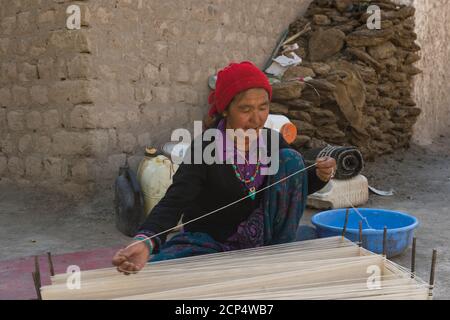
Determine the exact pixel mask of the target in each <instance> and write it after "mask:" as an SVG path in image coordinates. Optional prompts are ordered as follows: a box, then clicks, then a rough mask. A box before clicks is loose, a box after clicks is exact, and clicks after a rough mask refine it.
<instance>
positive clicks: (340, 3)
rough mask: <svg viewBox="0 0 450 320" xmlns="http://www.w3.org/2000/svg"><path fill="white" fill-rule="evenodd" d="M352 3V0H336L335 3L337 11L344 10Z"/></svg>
mask: <svg viewBox="0 0 450 320" xmlns="http://www.w3.org/2000/svg"><path fill="white" fill-rule="evenodd" d="M352 4H353V0H336V1H335V5H336V9H338V11H339V12H346V11H347V10H348V9H349V8H350V7H351V5H352Z"/></svg>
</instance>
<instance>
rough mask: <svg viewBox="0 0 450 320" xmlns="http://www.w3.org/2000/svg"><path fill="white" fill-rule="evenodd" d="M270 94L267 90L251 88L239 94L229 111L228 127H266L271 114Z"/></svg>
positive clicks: (245, 128)
mask: <svg viewBox="0 0 450 320" xmlns="http://www.w3.org/2000/svg"><path fill="white" fill-rule="evenodd" d="M269 103H270V101H269V94H268V93H267V91H266V90H264V89H260V88H255V89H249V90H247V91H244V92H242V93H240V94H239V95H237V96H236V97H235V98H234V100H233V101H232V102H231V104H230V106H229V108H228V111H227V129H235V130H236V129H243V130H244V131H246V130H248V129H255V130H257V131H259V130H260V129H262V128H263V127H264V124H265V123H266V121H267V117H268V116H269Z"/></svg>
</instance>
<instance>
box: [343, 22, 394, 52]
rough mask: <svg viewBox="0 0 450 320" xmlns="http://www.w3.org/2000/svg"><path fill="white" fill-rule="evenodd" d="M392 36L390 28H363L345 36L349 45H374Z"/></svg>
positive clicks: (392, 31) (392, 32)
mask: <svg viewBox="0 0 450 320" xmlns="http://www.w3.org/2000/svg"><path fill="white" fill-rule="evenodd" d="M393 36H394V30H392V29H391V28H381V29H380V30H377V29H374V30H370V29H367V27H366V28H364V29H360V30H356V31H354V32H352V33H350V34H349V35H348V36H347V37H346V41H347V45H349V46H351V47H375V46H378V45H381V44H383V43H384V42H386V41H389V40H390V39H392V37H393Z"/></svg>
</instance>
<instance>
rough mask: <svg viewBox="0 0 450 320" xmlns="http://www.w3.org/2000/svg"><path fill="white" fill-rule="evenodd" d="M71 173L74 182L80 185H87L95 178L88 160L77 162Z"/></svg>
mask: <svg viewBox="0 0 450 320" xmlns="http://www.w3.org/2000/svg"><path fill="white" fill-rule="evenodd" d="M70 173H71V176H72V178H73V180H74V181H75V182H79V183H86V182H88V181H91V180H93V178H94V177H93V176H92V174H91V172H90V170H89V163H88V161H87V160H86V159H81V160H78V161H76V162H75V163H74V165H73V166H72V168H71V169H70Z"/></svg>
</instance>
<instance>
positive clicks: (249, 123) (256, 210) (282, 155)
mask: <svg viewBox="0 0 450 320" xmlns="http://www.w3.org/2000/svg"><path fill="white" fill-rule="evenodd" d="M271 97H272V87H271V85H270V84H269V81H268V79H267V77H266V76H265V74H264V73H263V72H261V71H260V70H259V69H258V68H257V67H256V66H254V65H253V64H252V63H250V62H242V63H232V64H230V65H229V66H228V67H226V68H225V69H223V70H221V71H220V72H219V73H218V78H217V83H216V90H215V91H214V92H212V93H211V95H210V99H209V102H210V104H211V109H210V112H209V116H211V117H212V118H214V119H215V120H216V121H214V127H216V128H217V129H218V130H220V132H221V133H223V137H225V139H224V140H223V143H224V148H222V149H223V150H220V148H218V150H220V151H217V152H218V155H217V156H218V158H220V159H221V160H227V159H229V158H228V157H227V156H228V155H229V154H232V156H233V158H234V161H235V162H234V163H235V164H227V163H228V162H226V163H222V164H221V163H220V162H219V163H213V164H205V163H204V162H202V163H201V164H181V165H180V167H179V169H178V170H177V172H176V174H175V175H174V177H173V183H172V185H171V186H170V187H169V189H168V190H167V192H166V194H165V196H164V197H163V198H162V199H161V201H160V202H159V203H158V204H157V205H156V206H155V207H154V208H153V210H152V211H151V213H150V214H149V216H148V218H147V220H146V221H145V222H144V224H143V225H142V227H141V231H140V232H139V234H138V235H136V237H135V238H134V242H133V243H135V244H134V245H131V246H128V247H127V248H126V249H123V250H120V251H119V252H117V254H116V255H115V256H114V258H113V264H114V265H115V266H117V268H118V270H119V271H121V272H124V273H125V274H129V273H132V272H136V271H139V270H140V269H142V268H143V267H144V265H145V264H146V263H147V262H148V261H149V259H150V261H152V262H153V261H160V260H167V259H173V258H181V257H186V256H192V255H199V254H206V253H215V252H223V251H229V250H237V249H244V248H252V247H259V246H264V245H271V244H278V243H286V242H291V241H295V240H296V233H297V228H298V225H299V221H300V218H301V217H302V215H303V211H304V209H305V206H306V197H307V195H308V194H311V193H314V192H316V191H318V190H320V189H321V188H323V187H324V186H325V185H326V183H327V182H328V181H329V180H330V179H331V178H332V177H333V175H334V171H335V168H336V163H335V161H334V159H332V158H322V159H318V160H317V163H316V166H315V167H312V168H309V169H308V170H305V167H304V162H303V159H302V156H301V155H300V154H299V153H298V152H297V151H295V150H294V149H292V148H291V147H290V146H289V145H288V144H287V143H286V141H284V139H283V138H282V137H281V136H280V135H279V134H277V133H276V135H275V137H276V139H277V140H278V143H279V150H277V152H278V153H279V154H278V161H279V162H278V167H279V169H278V171H277V172H276V173H275V174H271V175H266V176H265V175H263V174H262V172H263V169H264V168H265V169H267V167H268V166H269V164H268V163H265V164H264V163H262V161H260V159H259V158H258V157H256V158H257V161H256V163H251V162H250V161H249V159H250V158H251V155H253V154H251V153H252V152H254V151H255V148H254V146H255V145H257V146H258V148H259V147H261V146H262V147H265V148H266V150H267V151H268V153H269V157H270V155H271V154H270V150H271V147H272V143H273V142H272V139H273V133H274V132H273V131H271V133H272V134H268V135H267V137H265V136H264V138H262V137H263V136H262V135H260V134H259V133H260V132H261V129H263V127H264V124H265V122H266V120H267V117H268V115H269V103H270V99H271ZM226 129H232V130H237V129H243V130H244V131H247V130H250V129H253V130H255V131H256V133H257V135H256V140H254V139H253V140H252V139H245V143H236V141H233V140H231V141H232V142H231V143H229V144H226V141H227V139H228V141H230V136H229V135H227V134H228V132H229V131H227V130H226ZM269 131H270V130H269ZM241 141H242V140H241ZM208 144H209V142H202V150H204V149H205V147H206V146H207V145H208ZM230 145H231V149H232V150H231V151H234V152H232V153H230V152H229V151H230V150H229V146H230ZM227 148H228V149H227ZM227 151H228V153H227ZM239 158H240V159H239ZM238 159H239V160H240V161H237V160H238ZM253 159H254V158H253ZM242 160H243V161H242ZM302 170H304V171H303V172H302ZM297 172H299V173H297ZM295 173H297V174H295ZM291 175H292V176H291ZM288 176H291V177H289V178H288V179H284V180H283V181H282V182H280V183H278V184H275V185H273V186H271V185H272V184H274V183H276V182H279V181H281V180H282V179H283V178H286V177H288ZM267 186H271V187H269V188H266V189H265V190H262V191H261V192H258V190H261V189H262V188H265V187H267ZM244 197H245V199H244V200H242V201H239V202H236V201H237V200H239V199H242V198H244ZM234 202H236V203H234ZM230 203H234V204H233V205H231V206H228V207H227V205H228V204H230ZM222 207H225V208H224V209H222V210H220V211H218V212H215V213H214V214H211V215H208V216H206V217H201V216H203V215H205V214H207V213H209V212H211V211H214V210H216V209H218V208H222ZM181 215H183V223H186V222H188V224H187V225H185V226H184V231H183V232H182V233H179V234H177V235H175V236H174V237H173V238H171V239H170V240H169V241H166V234H161V235H159V236H157V237H154V238H152V239H148V237H151V236H154V235H156V234H159V233H161V232H164V231H166V230H168V229H170V228H173V227H175V226H176V224H177V223H178V221H179V219H180V217H181ZM200 217H201V218H200ZM193 219H195V220H194V221H192V220H193ZM189 221H192V222H189ZM133 243H132V244H133Z"/></svg>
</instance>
